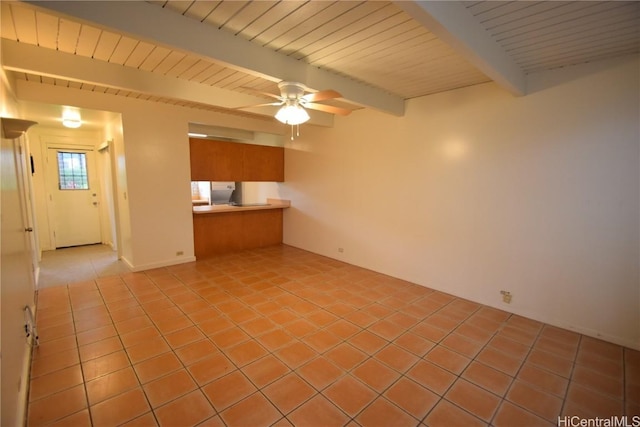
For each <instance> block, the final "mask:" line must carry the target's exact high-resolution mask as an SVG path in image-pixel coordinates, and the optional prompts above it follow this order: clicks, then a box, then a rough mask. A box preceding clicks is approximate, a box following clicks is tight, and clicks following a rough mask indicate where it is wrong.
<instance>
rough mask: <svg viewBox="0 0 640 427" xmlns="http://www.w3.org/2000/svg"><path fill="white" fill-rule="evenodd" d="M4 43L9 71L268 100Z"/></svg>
mask: <svg viewBox="0 0 640 427" xmlns="http://www.w3.org/2000/svg"><path fill="white" fill-rule="evenodd" d="M1 46H2V67H3V68H4V69H5V70H9V71H15V72H21V73H30V74H37V75H42V76H46V77H52V78H58V79H64V80H70V81H74V82H81V83H88V84H93V85H98V86H105V87H112V88H116V89H121V90H127V91H133V92H139V93H143V94H147V95H155V96H160V97H166V98H173V99H181V100H184V101H190V102H197V103H200V104H206V105H214V106H218V107H221V108H235V107H236V106H239V105H252V104H262V103H264V101H265V100H264V99H263V98H259V97H255V96H251V95H246V94H242V93H238V92H234V91H230V90H227V89H221V88H216V87H213V86H206V85H202V84H199V83H193V82H189V81H186V80H180V79H176V78H173V77H167V76H163V75H161V74H157V73H152V72H149V71H143V70H138V69H136V68H131V67H123V66H122V65H119V64H112V63H109V62H104V61H98V60H94V59H91V58H86V57H82V56H78V55H73V54H70V53H66V52H61V51H56V50H53V49H47V48H42V47H38V46H34V45H29V44H26V43H19V42H16V41H12V40H8V39H2V44H1ZM242 111H246V112H251V113H255V114H262V115H269V116H273V111H272V110H271V109H268V108H244V109H242ZM314 113H315V112H314ZM309 123H310V124H315V125H319V126H332V125H333V116H332V115H331V114H327V113H317V114H313V115H311V120H310V121H309Z"/></svg>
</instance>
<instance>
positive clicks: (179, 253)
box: [176, 251, 184, 256]
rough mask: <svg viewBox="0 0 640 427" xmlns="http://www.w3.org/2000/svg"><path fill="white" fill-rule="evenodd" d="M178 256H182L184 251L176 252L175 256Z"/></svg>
mask: <svg viewBox="0 0 640 427" xmlns="http://www.w3.org/2000/svg"><path fill="white" fill-rule="evenodd" d="M180 255H184V251H178V252H176V256H180Z"/></svg>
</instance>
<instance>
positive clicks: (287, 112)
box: [276, 103, 310, 126]
mask: <svg viewBox="0 0 640 427" xmlns="http://www.w3.org/2000/svg"><path fill="white" fill-rule="evenodd" d="M309 118H310V117H309V113H307V112H306V110H305V109H304V108H302V107H301V106H300V105H299V104H297V103H296V104H287V105H284V106H283V107H282V108H280V109H279V110H278V112H277V113H276V119H278V121H280V122H282V123H284V124H286V125H292V126H294V125H300V124H302V123H304V122H306V121H307V120H309Z"/></svg>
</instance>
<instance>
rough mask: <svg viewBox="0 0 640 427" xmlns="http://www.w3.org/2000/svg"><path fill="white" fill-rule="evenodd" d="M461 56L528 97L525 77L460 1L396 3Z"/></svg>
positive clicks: (512, 91)
mask: <svg viewBox="0 0 640 427" xmlns="http://www.w3.org/2000/svg"><path fill="white" fill-rule="evenodd" d="M394 3H395V4H396V5H398V6H399V7H400V8H401V9H402V10H404V11H405V12H407V13H408V14H409V15H410V16H411V17H412V18H413V19H415V20H416V21H418V22H419V23H420V24H422V25H423V26H424V27H425V28H427V29H428V30H429V31H431V32H432V33H433V34H435V35H436V37H438V38H439V39H441V40H442V41H443V42H445V43H447V44H448V45H449V46H451V47H452V48H453V49H454V50H455V51H456V52H458V54H460V55H461V56H462V57H464V58H465V59H466V60H467V61H469V62H470V63H471V64H473V65H474V66H475V67H477V68H478V69H479V70H480V71H482V72H483V73H484V74H486V75H487V76H488V77H489V78H490V79H492V80H493V81H494V82H496V83H497V84H499V85H500V86H502V87H503V88H505V89H507V90H508V91H509V92H511V93H512V94H514V95H517V96H521V95H525V94H526V76H525V74H524V72H523V71H522V69H521V68H520V67H519V66H518V65H517V64H516V63H515V62H514V61H513V60H512V59H511V57H509V55H508V54H507V53H506V52H505V51H504V49H503V48H502V47H501V46H500V45H498V43H497V42H496V41H495V40H493V39H492V38H491V35H490V34H489V33H488V32H487V31H486V30H485V29H484V28H483V27H482V26H481V25H480V23H479V22H478V20H477V19H476V18H475V17H474V16H473V15H472V14H471V12H469V11H468V10H467V8H466V7H464V5H463V4H462V3H461V2H459V1H419V0H412V1H407V0H399V1H394Z"/></svg>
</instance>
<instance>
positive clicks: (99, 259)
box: [38, 245, 131, 289]
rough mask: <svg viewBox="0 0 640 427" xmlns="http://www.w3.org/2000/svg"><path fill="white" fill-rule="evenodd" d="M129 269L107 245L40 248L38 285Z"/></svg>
mask: <svg viewBox="0 0 640 427" xmlns="http://www.w3.org/2000/svg"><path fill="white" fill-rule="evenodd" d="M130 271H131V269H130V268H129V267H127V265H126V264H125V263H124V262H123V261H120V260H118V255H117V254H116V252H115V251H114V250H113V249H111V248H110V247H109V246H107V245H87V246H76V247H72V248H63V249H56V250H54V251H43V252H42V260H40V277H39V278H38V288H39V289H42V288H48V287H51V286H59V285H67V284H69V283H76V282H82V281H85V280H93V279H97V278H99V277H107V276H113V275H117V274H122V273H128V272H130Z"/></svg>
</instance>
